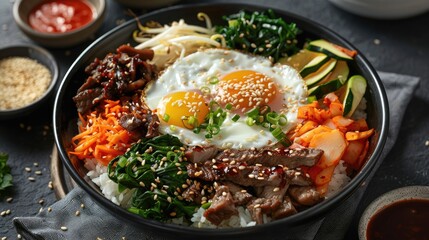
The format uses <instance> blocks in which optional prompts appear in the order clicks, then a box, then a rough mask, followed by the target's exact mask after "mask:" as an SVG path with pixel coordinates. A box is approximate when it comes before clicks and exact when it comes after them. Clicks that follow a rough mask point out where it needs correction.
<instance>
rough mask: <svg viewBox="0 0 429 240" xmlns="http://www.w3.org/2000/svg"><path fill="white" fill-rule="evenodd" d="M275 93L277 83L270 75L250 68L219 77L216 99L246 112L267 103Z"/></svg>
mask: <svg viewBox="0 0 429 240" xmlns="http://www.w3.org/2000/svg"><path fill="white" fill-rule="evenodd" d="M276 94H277V85H276V84H275V82H274V81H273V80H272V79H271V78H270V77H268V76H266V75H264V74H262V73H259V72H255V71H252V70H240V71H235V72H231V73H228V74H226V75H225V76H223V77H222V78H221V79H220V81H219V91H218V93H217V97H216V99H217V101H219V102H220V103H221V104H223V105H226V104H228V103H229V104H231V105H232V107H233V108H235V110H236V111H239V112H247V111H249V110H251V109H253V108H255V107H257V106H262V105H269V104H270V103H271V102H273V101H274V99H275V98H276Z"/></svg>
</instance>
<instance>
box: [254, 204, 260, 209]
mask: <svg viewBox="0 0 429 240" xmlns="http://www.w3.org/2000/svg"><path fill="white" fill-rule="evenodd" d="M259 207H261V204H256V205H255V206H253V208H259Z"/></svg>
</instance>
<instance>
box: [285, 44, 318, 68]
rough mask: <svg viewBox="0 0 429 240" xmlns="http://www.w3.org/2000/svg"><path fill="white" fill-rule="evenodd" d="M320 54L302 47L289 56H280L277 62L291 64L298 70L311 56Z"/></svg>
mask: <svg viewBox="0 0 429 240" xmlns="http://www.w3.org/2000/svg"><path fill="white" fill-rule="evenodd" d="M320 54H321V53H318V52H312V51H309V50H307V49H302V50H300V51H299V52H298V53H296V54H294V55H292V56H290V57H284V58H280V59H279V61H278V62H279V63H281V64H285V65H288V66H291V67H293V68H295V69H296V70H297V71H298V72H299V71H301V69H302V68H303V67H304V66H305V65H306V64H307V63H309V62H310V61H311V60H312V59H313V58H315V57H317V56H318V55H320Z"/></svg>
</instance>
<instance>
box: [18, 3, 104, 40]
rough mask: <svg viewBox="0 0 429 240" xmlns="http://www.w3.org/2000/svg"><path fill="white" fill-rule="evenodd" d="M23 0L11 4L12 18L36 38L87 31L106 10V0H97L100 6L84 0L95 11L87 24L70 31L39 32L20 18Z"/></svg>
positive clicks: (70, 34) (56, 36) (54, 37)
mask: <svg viewBox="0 0 429 240" xmlns="http://www.w3.org/2000/svg"><path fill="white" fill-rule="evenodd" d="M24 1H25V0H16V1H15V3H14V4H13V9H12V12H13V18H14V19H15V21H16V23H17V24H18V26H19V27H20V28H21V29H23V30H24V31H25V32H27V33H30V34H31V35H34V36H37V37H38V38H49V39H59V38H64V37H67V36H72V35H75V34H78V33H80V32H84V31H87V30H88V29H90V28H91V27H92V26H93V25H94V24H95V23H97V22H98V21H100V20H102V19H103V16H104V14H105V12H106V4H107V3H106V0H98V1H99V2H100V7H99V8H96V7H95V6H94V4H92V3H91V2H90V1H89V0H85V1H88V2H90V4H91V5H92V8H93V10H94V11H95V17H94V18H93V19H92V21H90V22H89V23H88V24H86V25H84V26H82V27H80V28H77V29H74V30H71V31H67V32H63V33H45V32H39V31H36V30H34V29H33V28H31V27H30V25H29V24H28V22H27V21H26V20H25V19H22V18H21V14H20V11H19V10H20V8H21V6H22V4H24Z"/></svg>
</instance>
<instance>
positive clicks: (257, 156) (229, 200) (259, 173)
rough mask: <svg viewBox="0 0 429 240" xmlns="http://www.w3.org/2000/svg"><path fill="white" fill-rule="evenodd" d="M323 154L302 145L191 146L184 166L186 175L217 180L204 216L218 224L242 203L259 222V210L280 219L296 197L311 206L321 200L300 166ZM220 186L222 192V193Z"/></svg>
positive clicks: (300, 203) (292, 209)
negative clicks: (255, 146) (251, 147)
mask: <svg viewBox="0 0 429 240" xmlns="http://www.w3.org/2000/svg"><path fill="white" fill-rule="evenodd" d="M322 154H323V152H322V151H321V150H317V149H308V148H304V147H301V146H298V147H297V146H293V147H292V148H275V149H268V148H264V149H251V150H233V149H228V150H219V149H217V148H214V147H210V148H202V147H193V148H190V149H188V152H187V153H186V157H187V159H188V161H189V162H190V163H189V164H188V165H187V172H188V176H189V177H190V178H191V179H196V180H198V181H203V182H217V183H219V184H221V185H222V187H220V188H219V189H220V190H218V191H216V195H215V197H214V198H213V200H212V206H213V207H210V208H209V209H208V210H207V211H208V213H207V214H208V215H209V216H210V217H209V218H207V219H208V220H209V221H211V222H212V223H214V224H216V225H217V224H220V222H221V221H223V220H225V219H227V217H230V216H232V215H233V214H235V211H234V210H232V209H231V208H234V209H236V207H238V206H243V207H246V208H247V209H248V211H249V212H250V214H251V216H252V218H253V219H254V220H255V221H256V223H258V224H260V223H263V216H264V214H266V215H267V216H269V217H272V218H273V219H279V218H282V217H286V216H289V215H292V214H294V213H296V212H297V209H296V208H295V206H294V204H295V202H296V204H297V205H298V206H311V205H314V204H316V203H318V202H319V201H320V200H321V196H320V194H318V192H317V191H316V190H315V188H314V187H313V183H312V180H311V179H310V178H309V176H308V175H307V174H305V173H304V172H302V170H301V169H300V168H299V167H300V166H302V165H306V164H307V166H312V165H314V164H315V163H316V162H317V161H318V160H319V159H320V157H321V156H322ZM289 159H291V160H289ZM290 189H291V190H290ZM227 190H228V192H226V191H227ZM219 191H222V192H226V193H222V194H223V195H222V197H221V196H220V195H219ZM290 196H291V197H290ZM291 198H292V199H291ZM292 201H294V202H292ZM214 203H215V204H214ZM227 204H230V206H228V207H227V206H226V205H227ZM207 211H206V212H207Z"/></svg>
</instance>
